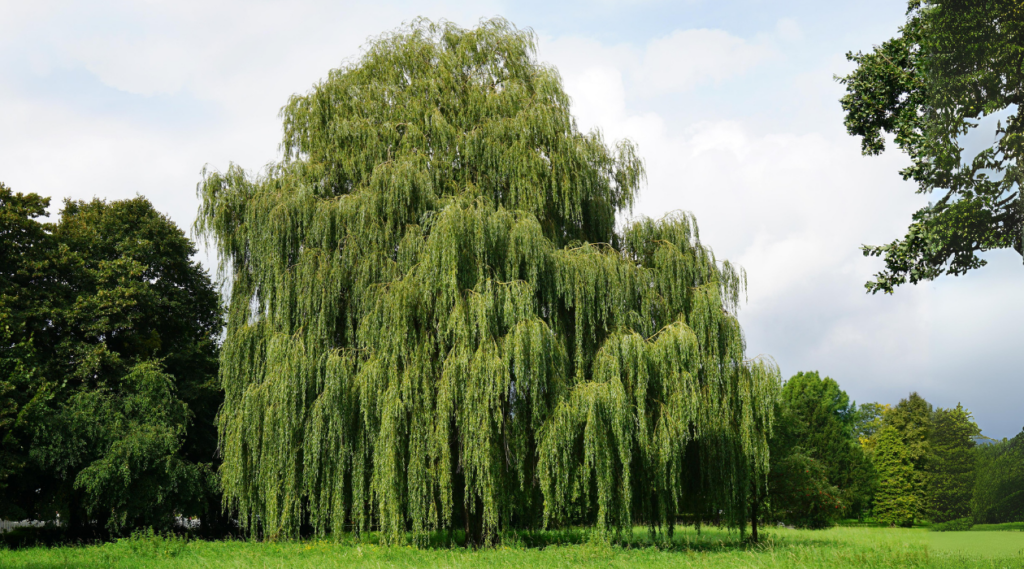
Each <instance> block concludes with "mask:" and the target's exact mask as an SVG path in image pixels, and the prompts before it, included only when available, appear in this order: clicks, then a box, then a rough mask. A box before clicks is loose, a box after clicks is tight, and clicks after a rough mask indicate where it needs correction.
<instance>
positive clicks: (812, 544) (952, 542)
mask: <svg viewBox="0 0 1024 569" xmlns="http://www.w3.org/2000/svg"><path fill="white" fill-rule="evenodd" d="M1014 540H1016V541H1014ZM1018 544H1019V545H1018ZM1022 547H1024V533H1021V532H946V533H934V532H927V531H925V530H921V529H882V528H834V529H831V530H824V531H803V530H790V529H775V528H772V529H770V530H767V531H765V532H764V535H763V538H762V543H761V544H759V545H757V546H751V545H747V544H744V543H742V542H740V540H739V536H738V535H737V534H736V533H730V532H727V531H721V530H707V529H705V530H704V531H702V532H701V533H700V535H698V534H697V533H696V532H695V531H694V530H692V529H686V530H681V531H679V532H677V533H676V536H675V538H674V539H673V541H672V542H671V543H664V542H662V543H658V544H655V543H653V542H652V540H651V539H650V538H649V536H648V535H647V534H646V532H644V531H643V530H638V531H637V532H636V533H635V534H634V536H633V538H632V539H631V540H630V541H629V542H628V543H627V544H625V545H609V544H607V543H603V542H600V541H598V540H594V539H589V538H588V537H587V534H584V533H580V532H576V533H551V532H545V533H543V534H528V535H524V536H518V537H517V536H509V537H506V538H505V540H504V542H503V545H502V546H499V547H496V548H493V549H482V550H479V551H467V550H464V549H462V548H459V547H455V548H447V547H433V548H418V549H417V548H413V547H385V546H380V545H375V544H372V543H368V542H366V541H356V540H352V539H343V540H341V542H333V541H316V540H313V541H285V542H270V543H257V542H245V541H220V542H202V541H186V540H184V539H180V538H162V537H159V536H153V537H147V536H143V537H137V538H134V539H122V540H119V541H118V542H116V543H107V544H102V545H90V546H78V547H67V546H65V547H56V548H45V547H31V548H22V549H15V550H0V567H2V568H4V569H8V568H10V569H15V568H19V569H20V568H26V569H27V568H32V569H55V568H64V567H74V568H79V567H80V568H86V569H88V568H96V569H99V568H102V569H115V568H129V567H130V568H136V567H139V568H169V567H186V568H189V569H203V568H243V567H259V568H278V567H281V568H284V567H297V568H310V569H312V568H336V567H337V568H342V567H452V568H456V567H467V568H468V567H508V568H516V569H527V568H535V567H536V568H540V567H609V568H612V567H623V568H625V567H652V568H662V567H664V568H668V567H673V568H676V567H684V568H690V567H693V568H697V567H700V568H709V569H714V568H719V567H750V568H765V569H768V568H794V569H795V568H807V569H810V568H817V567H844V568H845V567H853V568H858V567H864V568H869V567H870V568H879V569H880V568H903V567H908V568H909V567H913V568H918V567H920V568H924V567H937V568H950V569H952V568H961V567H983V568H993V569H995V568H1021V569H1024V553H1022V552H1021V551H1020V550H1021V548H1022Z"/></svg>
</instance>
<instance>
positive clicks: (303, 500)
mask: <svg viewBox="0 0 1024 569" xmlns="http://www.w3.org/2000/svg"><path fill="white" fill-rule="evenodd" d="M569 109H570V105H569V98H568V96H567V95H566V94H565V92H564V91H563V89H562V85H561V81H560V79H559V76H558V74H557V72H556V71H555V70H554V69H552V68H550V67H546V66H544V65H541V64H539V63H538V62H537V61H536V58H535V49H534V36H533V35H532V33H530V32H527V31H522V30H517V29H516V28H514V27H513V26H512V25H511V24H509V23H508V22H505V21H503V20H491V21H487V22H484V23H482V24H481V25H480V26H479V27H477V28H475V29H470V30H467V29H461V28H458V27H457V26H455V25H452V24H449V23H440V24H433V23H430V22H426V21H422V20H420V21H417V22H415V23H414V24H412V25H411V26H409V27H407V28H404V29H402V30H400V31H398V32H395V33H391V34H386V35H384V36H381V37H380V38H378V39H376V40H375V41H373V42H371V43H370V44H369V47H368V48H367V50H366V52H365V54H364V55H363V56H362V57H361V58H360V59H358V60H357V61H354V62H353V63H351V64H350V65H347V66H345V67H342V68H340V69H336V70H333V71H331V72H330V74H329V75H328V77H327V79H326V80H324V81H322V82H320V83H318V84H317V85H315V86H314V87H313V89H312V90H311V91H310V92H308V93H307V94H305V95H297V96H293V97H292V98H291V99H290V100H289V102H288V104H287V105H286V106H285V107H284V108H283V109H282V113H281V114H282V117H283V119H284V140H283V148H284V152H285V157H284V159H283V160H282V161H281V162H279V163H277V164H274V165H272V166H271V167H270V168H268V169H267V170H266V172H265V173H264V174H263V175H260V176H248V175H246V174H245V173H244V172H243V171H242V170H241V169H240V168H238V167H236V166H232V167H230V168H229V169H228V170H227V171H226V172H224V173H216V172H209V173H207V174H206V176H205V177H204V179H203V181H202V183H201V184H200V187H199V193H200V196H201V198H202V209H201V211H200V213H199V217H198V220H197V222H196V226H197V229H198V230H199V231H200V233H202V234H203V235H206V236H207V237H209V238H210V239H212V241H213V242H214V243H215V244H216V247H217V250H218V251H219V255H220V259H221V264H222V265H221V266H222V270H223V271H224V273H225V275H226V276H227V277H228V278H230V280H231V300H230V308H229V318H228V326H227V334H226V338H225V342H224V348H223V352H222V357H221V377H222V378H223V382H224V383H223V385H224V388H225V402H224V407H223V410H222V412H221V414H220V419H219V421H220V423H219V425H220V434H221V449H222V453H223V457H224V463H223V466H222V467H221V480H222V482H223V486H224V491H225V499H226V500H227V503H228V504H229V505H230V506H231V508H232V509H233V510H235V511H237V512H238V514H239V516H240V520H241V522H242V523H243V524H244V525H245V526H246V527H248V528H250V529H251V530H252V531H254V532H262V534H263V535H268V536H278V535H294V534H296V533H297V532H299V530H300V529H301V527H302V526H303V524H304V523H306V522H308V523H309V524H311V525H312V527H314V528H315V529H316V530H317V531H318V532H321V533H325V532H329V531H340V530H342V529H346V528H352V529H355V530H357V531H361V530H366V529H369V528H379V529H380V530H381V531H382V535H383V536H384V538H385V539H388V540H394V539H397V538H399V537H400V536H402V535H403V534H404V533H405V532H407V531H411V532H412V534H413V535H414V536H416V537H423V536H425V535H426V532H428V531H430V530H433V529H449V530H452V529H455V528H460V529H462V530H463V531H465V532H466V534H467V537H468V539H467V542H474V541H476V542H479V541H481V540H483V541H488V540H491V539H493V538H494V537H495V536H496V535H497V533H498V531H499V530H501V529H502V528H508V527H532V528H537V527H542V526H544V525H555V524H565V523H586V524H594V525H596V526H597V527H599V528H602V529H606V528H607V529H615V530H619V531H629V530H630V528H631V527H632V526H633V524H634V523H648V524H651V525H652V526H656V527H657V526H661V527H666V528H667V529H668V530H669V531H671V528H672V527H673V526H674V524H675V520H676V516H677V514H682V513H689V514H692V515H693V516H695V517H696V519H701V517H704V519H707V518H708V517H711V516H717V514H718V512H719V511H720V510H725V512H726V521H729V522H731V523H734V524H742V522H743V520H745V519H746V516H747V490H748V489H749V488H750V487H751V479H752V478H755V477H758V476H760V477H762V478H763V476H764V475H765V474H766V471H767V459H768V452H767V439H768V436H769V435H770V432H771V421H772V415H771V412H772V408H773V405H774V400H775V396H776V392H777V389H778V383H779V378H778V372H777V370H776V368H775V367H774V364H772V363H771V362H770V361H764V360H755V361H750V360H747V359H745V356H744V343H743V336H742V333H741V329H740V327H739V324H738V321H737V318H736V312H735V311H736V306H737V304H738V301H739V299H740V297H741V291H742V288H743V283H744V278H743V275H742V273H741V272H740V271H738V270H737V269H735V268H734V267H733V266H732V265H730V264H728V263H723V262H719V261H717V260H716V259H715V257H714V256H713V255H712V253H711V250H710V249H708V248H707V247H705V246H704V245H703V244H702V243H701V242H700V239H699V237H698V233H697V226H696V224H695V222H694V220H693V218H692V217H691V216H689V215H686V214H674V215H670V216H668V217H666V218H664V219H662V220H660V221H652V220H649V219H640V220H638V221H635V222H632V223H628V224H626V225H625V226H624V227H623V228H622V230H621V231H616V230H615V224H616V216H617V215H618V214H620V213H621V212H625V211H627V210H628V209H629V208H630V206H631V204H632V203H633V201H634V199H635V196H636V193H637V191H638V189H639V187H640V184H641V182H642V181H643V179H644V173H643V168H642V163H641V161H640V159H639V158H638V157H637V155H636V152H635V149H634V147H633V146H632V145H631V144H630V143H628V142H622V143H619V144H618V145H617V147H616V148H614V149H612V148H609V147H608V146H606V145H605V143H604V141H603V139H602V138H601V135H600V134H599V133H597V132H592V133H590V134H584V133H581V132H580V131H579V130H578V128H577V126H576V123H575V121H574V119H573V117H572V115H571V114H570V112H569Z"/></svg>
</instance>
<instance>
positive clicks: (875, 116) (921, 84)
mask: <svg viewBox="0 0 1024 569" xmlns="http://www.w3.org/2000/svg"><path fill="white" fill-rule="evenodd" d="M1022 30H1024V12H1022V9H1021V7H1020V5H1019V3H1017V2H1012V1H1010V0H982V1H977V0H934V1H925V2H922V1H920V0H912V1H911V2H910V3H909V7H908V13H907V22H906V24H905V25H904V26H903V27H902V28H900V34H899V35H898V36H896V37H895V38H893V39H891V40H889V41H887V42H885V43H883V44H882V45H880V46H877V47H876V48H875V49H874V50H873V51H872V52H870V53H866V54H865V53H859V52H858V53H856V54H854V53H849V54H847V58H848V59H849V60H851V61H853V62H855V63H856V64H857V69H855V70H854V71H853V72H852V73H851V74H849V75H847V76H845V77H842V78H840V82H842V83H843V84H845V85H846V90H847V94H846V95H845V96H844V97H843V98H842V100H841V102H842V106H843V110H844V111H845V112H846V121H845V122H846V128H847V131H848V132H849V133H850V134H852V135H855V136H860V137H862V150H863V152H864V153H865V154H879V153H880V152H882V151H883V150H884V148H885V136H886V135H887V134H888V135H892V136H893V141H894V142H895V143H896V145H897V146H898V147H899V148H900V149H901V150H903V151H904V152H906V153H907V155H908V156H909V157H910V159H911V165H910V166H908V167H907V168H905V169H904V170H903V171H902V175H903V177H904V179H907V180H913V181H914V182H916V183H917V184H918V190H917V191H918V192H919V193H933V192H936V193H938V199H937V200H936V201H935V202H934V203H930V204H929V205H928V206H926V207H924V208H922V209H920V210H918V211H917V212H916V213H915V214H914V216H913V221H912V223H911V225H910V227H909V228H908V230H907V235H906V236H905V237H904V238H903V239H899V240H896V241H893V242H892V243H890V244H888V245H881V246H864V247H863V251H864V254H865V255H867V256H875V257H882V258H884V260H885V269H884V270H882V271H881V272H880V273H878V274H877V275H875V280H874V281H871V282H869V283H867V285H866V287H867V289H868V290H869V291H870V292H872V293H874V292H880V291H881V292H886V293H892V292H893V290H894V289H895V287H897V286H899V285H900V284H903V283H907V282H909V283H918V282H920V281H923V280H931V279H934V278H936V277H938V276H941V275H943V274H952V275H961V274H964V273H966V272H967V271H969V270H971V269H976V268H979V267H982V266H984V265H985V264H986V261H985V259H983V258H981V257H980V256H979V253H982V252H984V251H989V250H992V249H1005V248H1013V249H1015V250H1016V251H1017V252H1018V253H1021V254H1022V255H1024V248H1022V247H1024V245H1022V243H1024V241H1022V238H1024V202H1022V200H1021V191H1022V190H1021V185H1020V181H1021V176H1022V172H1021V169H1020V167H1019V165H1018V158H1019V156H1020V154H1021V151H1022V149H1024V146H1022V141H1024V138H1022V133H1024V130H1022V125H1021V122H1020V120H1019V110H1018V109H1019V105H1020V103H1021V97H1022V91H1021V89H1022V79H1024V72H1022V67H1021V64H1022V62H1024V47H1022V45H1021V43H1020V38H1021V37H1022V36H1021V31H1022ZM993 114H1002V115H1005V119H1004V120H1003V121H1001V122H1000V123H999V125H998V126H997V128H996V132H995V135H996V139H995V143H994V144H993V145H991V146H990V147H988V148H985V149H984V150H981V151H979V152H977V153H976V154H974V155H973V156H970V155H965V149H964V147H963V146H962V145H963V143H964V136H965V135H966V134H967V133H969V132H970V131H971V130H972V129H974V128H976V127H977V126H978V124H979V121H980V119H982V118H984V117H986V116H990V115H993Z"/></svg>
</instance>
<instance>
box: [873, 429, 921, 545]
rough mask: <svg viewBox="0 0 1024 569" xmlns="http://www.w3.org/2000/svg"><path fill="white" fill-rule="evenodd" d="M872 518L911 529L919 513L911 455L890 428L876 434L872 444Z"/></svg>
mask: <svg viewBox="0 0 1024 569" xmlns="http://www.w3.org/2000/svg"><path fill="white" fill-rule="evenodd" d="M874 459H875V469H876V471H877V472H878V490H877V491H876V492H875V502H874V514H875V518H876V519H877V520H878V521H880V522H882V523H886V524H890V525H894V526H903V527H910V526H911V525H913V523H914V519H915V518H917V517H918V515H919V512H920V511H921V504H920V503H919V496H918V492H917V486H916V482H915V472H914V464H913V461H912V459H911V453H910V452H909V450H908V449H907V446H906V445H905V444H904V443H903V437H902V436H900V433H899V431H897V430H896V429H895V428H894V427H892V426H891V425H886V426H885V427H884V428H882V430H881V431H879V433H878V440H877V442H876V444H875V456H874Z"/></svg>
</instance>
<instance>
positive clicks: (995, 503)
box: [972, 432, 1024, 524]
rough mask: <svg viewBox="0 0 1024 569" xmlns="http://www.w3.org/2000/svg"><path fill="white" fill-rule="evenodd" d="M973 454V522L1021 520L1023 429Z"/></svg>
mask: <svg viewBox="0 0 1024 569" xmlns="http://www.w3.org/2000/svg"><path fill="white" fill-rule="evenodd" d="M975 453H976V460H977V479H976V481H975V485H974V497H973V503H972V505H973V516H974V522H975V523H979V524H1000V523H1006V522H1024V432H1021V433H1019V434H1018V435H1017V436H1015V437H1013V438H1012V439H1010V440H1006V439H1003V440H1002V441H1001V442H998V443H996V444H993V445H985V446H981V447H979V448H976V449H975Z"/></svg>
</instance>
